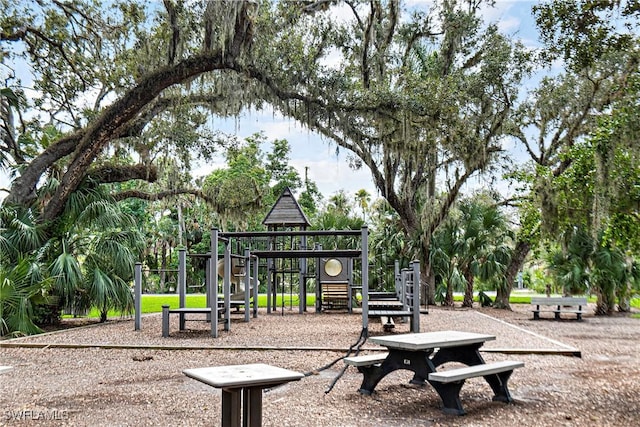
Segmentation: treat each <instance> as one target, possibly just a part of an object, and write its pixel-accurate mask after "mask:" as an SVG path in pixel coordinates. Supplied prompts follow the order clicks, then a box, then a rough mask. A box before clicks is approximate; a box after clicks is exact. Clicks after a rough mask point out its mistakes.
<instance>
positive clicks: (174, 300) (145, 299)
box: [65, 294, 316, 318]
mask: <svg viewBox="0 0 640 427" xmlns="http://www.w3.org/2000/svg"><path fill="white" fill-rule="evenodd" d="M315 301H316V297H315V295H307V306H314V305H315ZM282 302H283V298H282V295H278V296H277V297H276V305H277V306H278V307H281V306H282ZM298 302H299V300H298V297H297V296H296V295H294V296H293V297H290V296H289V295H285V297H284V305H285V306H286V307H289V306H290V305H293V306H295V307H297V306H298ZM163 305H168V306H169V307H171V308H178V307H179V306H180V299H179V298H178V295H174V294H172V295H142V302H141V310H140V311H141V312H142V314H148V313H160V312H162V306H163ZM186 306H187V307H196V308H204V307H206V306H207V298H206V296H205V295H200V294H198V295H187V300H186ZM266 306H267V295H265V294H260V295H258V307H266ZM121 316H122V313H120V312H117V311H109V314H108V317H109V318H113V317H121ZM65 317H70V316H65ZM86 317H88V318H98V317H100V312H99V311H98V310H97V309H95V308H94V309H92V310H91V311H90V312H89V314H88V315H87V316H86Z"/></svg>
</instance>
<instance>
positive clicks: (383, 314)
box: [135, 189, 420, 337]
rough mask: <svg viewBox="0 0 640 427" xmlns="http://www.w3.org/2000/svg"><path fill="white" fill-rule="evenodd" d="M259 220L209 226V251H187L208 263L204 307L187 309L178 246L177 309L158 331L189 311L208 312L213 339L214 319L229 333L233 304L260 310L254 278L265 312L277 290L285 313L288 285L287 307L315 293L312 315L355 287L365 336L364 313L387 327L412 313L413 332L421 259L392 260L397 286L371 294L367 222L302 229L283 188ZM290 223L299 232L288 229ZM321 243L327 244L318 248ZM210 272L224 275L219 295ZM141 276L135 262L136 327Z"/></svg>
mask: <svg viewBox="0 0 640 427" xmlns="http://www.w3.org/2000/svg"><path fill="white" fill-rule="evenodd" d="M263 224H265V225H266V226H267V227H268V228H269V231H256V232H221V231H219V230H218V229H217V228H213V229H212V230H211V244H210V252H209V253H207V254H190V255H189V256H196V257H200V258H205V260H206V263H205V265H206V268H205V293H206V307H204V308H190V307H187V306H186V290H187V286H186V256H187V254H186V251H185V250H180V251H179V262H178V264H179V266H178V283H177V290H178V295H179V307H178V308H174V309H170V308H169V306H164V307H163V336H168V335H169V332H168V329H169V316H170V314H178V315H179V317H180V322H179V323H180V330H184V329H185V322H186V320H187V319H186V317H185V316H186V315H187V314H204V315H206V321H208V322H210V323H211V335H212V336H213V337H217V336H218V326H219V321H222V322H223V326H224V330H225V331H229V330H230V328H231V308H232V307H235V308H236V309H237V310H239V308H241V307H244V321H245V322H249V321H250V317H251V314H253V317H257V313H258V308H257V307H258V292H259V286H260V283H261V282H260V280H259V279H258V277H262V278H263V279H265V280H264V282H263V283H265V285H264V288H265V291H266V298H267V307H266V309H267V313H268V314H269V313H271V312H273V311H277V309H278V307H277V296H278V294H280V296H281V298H280V301H281V307H280V309H281V313H282V314H283V315H284V311H285V297H286V293H287V290H288V294H289V295H288V296H289V309H290V310H292V309H293V301H294V300H295V299H296V298H297V301H298V311H299V313H301V314H302V313H304V312H305V311H307V294H308V292H314V293H315V311H316V312H323V311H329V310H335V309H342V310H345V309H346V310H347V311H348V312H350V313H351V312H353V308H354V300H355V299H356V298H355V296H356V292H357V291H358V290H360V291H361V294H360V295H361V312H362V328H363V335H365V336H366V335H368V322H369V318H381V319H382V318H385V319H387V326H388V325H390V324H392V323H393V322H392V318H393V317H401V318H403V319H407V318H410V319H411V324H410V327H411V331H412V332H419V328H420V326H419V325H420V323H419V314H420V307H419V302H420V295H419V292H420V268H419V263H417V262H413V263H411V265H410V266H409V268H407V269H403V270H400V268H399V266H398V263H396V265H395V274H394V276H395V291H394V292H371V295H370V294H369V291H370V290H369V263H368V259H369V252H368V228H367V227H366V226H365V227H362V228H361V229H360V230H306V229H304V228H306V226H307V225H308V221H307V219H306V217H305V216H304V213H302V210H301V209H300V206H299V205H298V204H297V202H296V201H295V199H294V198H293V196H292V194H291V192H290V190H289V189H285V191H284V192H283V194H282V196H281V197H280V199H279V200H278V201H277V202H276V204H275V205H274V207H273V208H272V209H271V211H270V212H269V214H268V215H267V217H266V218H265V220H264V221H263ZM278 227H284V228H285V229H284V230H279V229H278ZM293 227H301V228H303V229H301V230H292V229H291V228H293ZM326 247H329V248H331V249H324V248H326ZM211 254H215V256H211ZM220 254H222V257H220ZM216 273H222V292H221V293H219V287H218V279H217V276H218V274H216ZM355 273H359V277H357V278H359V280H360V284H356V283H354V278H355V277H356V276H357V275H356V274H355ZM141 277H142V273H141V266H140V265H136V273H135V282H136V283H135V310H136V322H135V328H136V330H138V329H140V326H141V322H140V299H141V285H140V282H141ZM232 285H233V287H232ZM314 288H315V289H314ZM370 306H371V308H372V309H371V310H370V309H369V307H370ZM189 320H191V319H189Z"/></svg>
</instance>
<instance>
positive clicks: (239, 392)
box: [183, 363, 304, 427]
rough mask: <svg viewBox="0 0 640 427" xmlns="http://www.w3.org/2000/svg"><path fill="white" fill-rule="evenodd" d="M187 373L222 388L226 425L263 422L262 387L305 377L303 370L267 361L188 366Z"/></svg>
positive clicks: (236, 426)
mask: <svg viewBox="0 0 640 427" xmlns="http://www.w3.org/2000/svg"><path fill="white" fill-rule="evenodd" d="M183 373H184V374H185V375H186V376H188V377H190V378H193V379H195V380H198V381H200V382H203V383H205V384H208V385H210V386H212V387H217V388H221V389H222V425H223V426H224V427H240V426H241V425H242V426H243V427H258V426H260V425H262V390H263V389H265V388H268V387H274V386H277V385H281V384H284V383H287V382H290V381H298V380H300V379H301V378H303V377H304V375H303V374H301V373H299V372H295V371H290V370H288V369H283V368H279V367H276V366H271V365H266V364H264V363H255V364H249V365H227V366H214V367H208V368H195V369H185V370H184V371H183ZM241 420H242V423H241Z"/></svg>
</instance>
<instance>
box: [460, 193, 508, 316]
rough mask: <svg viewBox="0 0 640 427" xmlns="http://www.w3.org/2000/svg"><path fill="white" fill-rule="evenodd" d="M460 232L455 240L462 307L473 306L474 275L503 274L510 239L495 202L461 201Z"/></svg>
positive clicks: (506, 264)
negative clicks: (463, 293) (460, 273)
mask: <svg viewBox="0 0 640 427" xmlns="http://www.w3.org/2000/svg"><path fill="white" fill-rule="evenodd" d="M460 213H461V217H460V220H459V221H460V222H459V224H460V228H461V233H460V235H459V239H458V241H457V242H456V243H455V246H456V254H457V255H458V268H459V269H460V271H461V272H462V275H463V277H464V280H465V282H466V289H465V295H464V301H463V303H462V306H463V307H472V306H473V287H474V281H475V278H476V277H478V276H482V277H483V278H484V279H485V280H487V281H491V280H494V279H495V278H499V277H504V273H505V271H506V269H507V267H508V265H509V261H510V254H511V251H510V250H509V247H508V246H507V242H508V241H510V239H512V233H511V231H510V230H509V227H508V223H507V221H506V219H505V217H504V215H502V213H500V211H499V210H498V208H497V207H496V206H494V205H489V204H486V203H482V202H478V201H474V200H471V201H464V202H462V203H461V205H460Z"/></svg>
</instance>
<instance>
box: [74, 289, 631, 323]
mask: <svg viewBox="0 0 640 427" xmlns="http://www.w3.org/2000/svg"><path fill="white" fill-rule="evenodd" d="M463 298H464V296H463V295H454V300H455V301H457V302H462V300H463ZM477 300H478V299H477V297H476V298H475V301H477ZM206 301H207V300H206V297H205V296H204V295H200V294H198V295H187V301H186V305H187V307H206ZM276 301H277V303H276V305H277V306H278V307H281V306H282V295H278V296H277V299H276ZM315 301H316V297H315V295H307V306H309V307H313V306H314V305H315ZM595 301H596V299H595V297H590V298H589V302H595ZM509 302H510V303H511V304H531V296H529V295H526V296H525V295H511V298H510V299H509ZM163 305H169V306H170V307H171V308H177V307H179V305H180V301H179V299H178V295H143V296H142V310H141V311H142V313H143V314H147V313H160V312H161V311H162V306H163ZM284 305H285V306H286V307H289V306H294V307H296V306H298V297H297V296H295V295H294V296H293V297H290V296H289V295H285V298H284ZM266 306H267V296H266V295H265V294H260V295H258V307H266ZM631 307H634V308H637V309H640V298H631ZM121 316H122V314H121V313H119V312H115V311H110V312H109V318H114V317H115V318H117V317H121ZM65 317H70V316H65ZM86 317H88V318H98V317H100V312H99V311H98V310H97V309H93V310H91V312H89V314H88V315H87V316H86ZM632 317H634V318H638V319H640V313H638V314H634V315H632Z"/></svg>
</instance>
